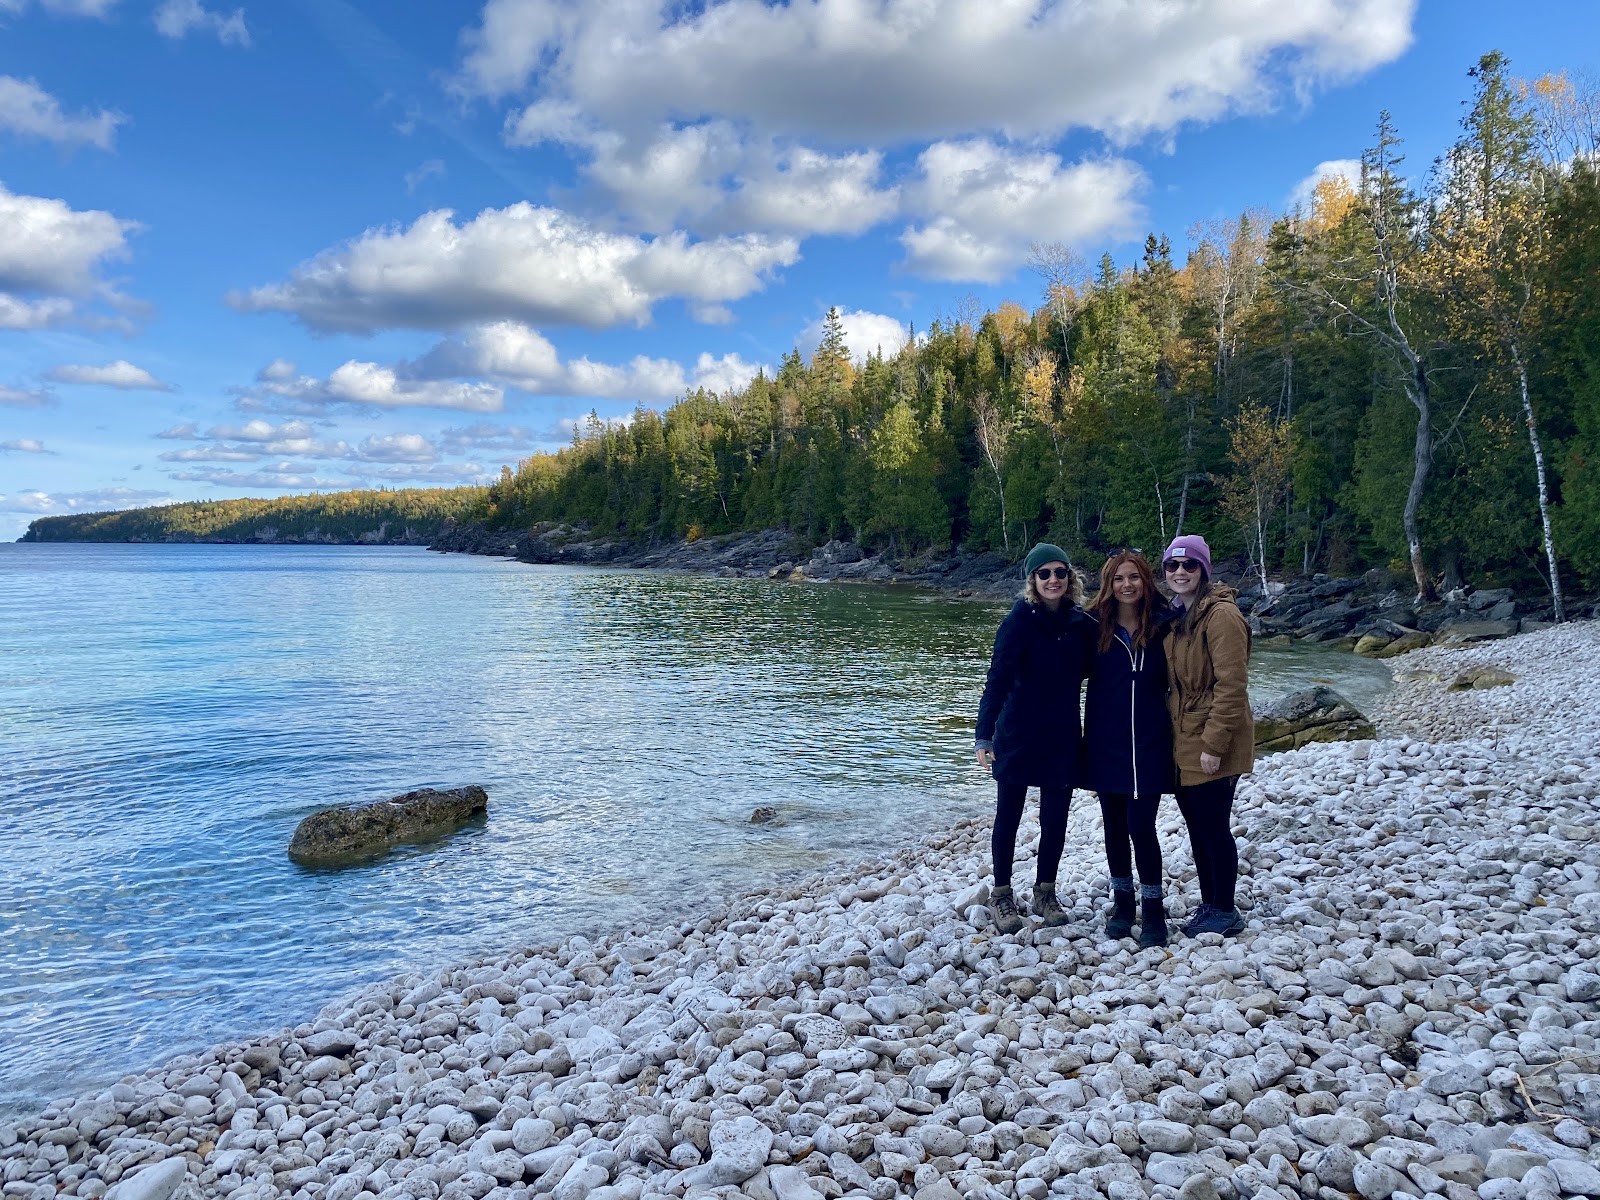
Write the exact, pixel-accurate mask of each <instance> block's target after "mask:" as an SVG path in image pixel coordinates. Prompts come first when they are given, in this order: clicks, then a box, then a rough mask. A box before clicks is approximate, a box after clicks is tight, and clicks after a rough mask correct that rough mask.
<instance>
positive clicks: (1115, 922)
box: [1106, 888, 1135, 938]
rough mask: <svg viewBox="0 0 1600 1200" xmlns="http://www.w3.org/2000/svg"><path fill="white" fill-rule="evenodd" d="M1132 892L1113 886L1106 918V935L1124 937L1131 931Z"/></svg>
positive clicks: (1132, 915) (1132, 916) (1132, 913)
mask: <svg viewBox="0 0 1600 1200" xmlns="http://www.w3.org/2000/svg"><path fill="white" fill-rule="evenodd" d="M1134 911H1135V910H1134V905H1133V893H1132V892H1131V891H1128V892H1125V891H1123V890H1122V889H1121V888H1115V889H1113V890H1112V892H1111V915H1110V916H1109V917H1107V918H1106V936H1107V937H1108V938H1125V937H1127V936H1128V935H1129V934H1130V933H1132V932H1133V918H1134Z"/></svg>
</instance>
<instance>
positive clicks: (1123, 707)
mask: <svg viewBox="0 0 1600 1200" xmlns="http://www.w3.org/2000/svg"><path fill="white" fill-rule="evenodd" d="M1172 617H1173V614H1172V613H1171V611H1170V610H1168V611H1164V612H1161V613H1158V614H1157V618H1156V619H1157V622H1158V632H1157V634H1156V637H1155V639H1154V640H1153V641H1151V642H1150V643H1149V644H1148V645H1146V646H1145V647H1144V648H1143V649H1140V650H1135V649H1134V648H1133V645H1132V643H1131V639H1130V638H1129V637H1128V635H1127V634H1126V633H1124V632H1123V631H1122V630H1121V629H1120V628H1118V629H1117V630H1116V633H1115V636H1114V637H1113V638H1112V641H1111V647H1110V649H1108V650H1106V651H1105V652H1104V653H1103V654H1102V653H1100V652H1099V649H1098V643H1097V645H1096V652H1095V655H1094V662H1093V665H1092V667H1091V669H1090V672H1089V697H1088V701H1087V703H1086V705H1085V711H1084V717H1083V733H1084V743H1085V745H1086V747H1087V762H1086V763H1085V772H1084V774H1085V780H1086V782H1085V784H1084V786H1085V787H1088V788H1089V789H1091V790H1092V791H1096V792H1100V793H1102V794H1108V795H1114V796H1133V795H1140V796H1154V795H1159V794H1161V793H1163V792H1170V791H1172V790H1173V788H1174V787H1176V786H1177V781H1176V780H1175V779H1174V778H1173V768H1172V717H1171V716H1170V715H1169V714H1168V712H1167V656H1166V651H1165V647H1163V646H1162V644H1161V642H1162V638H1163V637H1165V636H1166V632H1167V626H1168V625H1169V624H1170V623H1171V621H1172Z"/></svg>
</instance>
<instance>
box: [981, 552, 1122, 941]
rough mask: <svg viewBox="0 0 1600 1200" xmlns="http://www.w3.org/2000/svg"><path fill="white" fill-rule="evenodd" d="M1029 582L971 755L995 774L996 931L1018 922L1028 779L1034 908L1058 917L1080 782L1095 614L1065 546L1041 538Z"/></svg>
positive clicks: (994, 669) (990, 683)
mask: <svg viewBox="0 0 1600 1200" xmlns="http://www.w3.org/2000/svg"><path fill="white" fill-rule="evenodd" d="M1024 571H1025V572H1026V578H1027V583H1026V584H1025V585H1024V587H1023V591H1022V598H1021V599H1020V600H1018V601H1017V603H1016V605H1015V606H1014V607H1013V608H1012V609H1011V612H1010V613H1009V614H1008V615H1007V616H1006V619H1005V620H1004V621H1002V622H1001V623H1000V630H999V632H998V633H997V634H995V639H994V655H993V657H992V658H991V659H990V660H989V675H988V679H987V680H986V681H985V683H984V687H983V699H982V700H981V701H980V702H979V704H978V728H977V737H976V746H977V756H978V765H979V766H987V767H989V768H990V769H991V770H992V771H993V773H994V779H995V792H996V801H995V814H994V835H993V840H992V843H991V849H992V851H993V854H994V889H993V891H992V893H991V894H990V899H989V908H990V911H991V912H993V913H994V918H995V925H996V926H997V927H998V928H999V929H1000V931H1001V932H1003V933H1014V932H1016V931H1017V930H1018V929H1021V928H1022V923H1023V922H1022V914H1021V911H1020V909H1019V908H1018V907H1017V902H1016V898H1015V896H1014V895H1013V894H1012V890H1011V864H1012V859H1013V858H1014V857H1015V855H1016V848H1017V826H1018V825H1019V824H1020V823H1021V821H1022V805H1023V801H1024V800H1025V799H1026V797H1027V794H1028V788H1029V787H1037V788H1038V789H1039V860H1038V873H1037V875H1036V876H1035V882H1034V885H1033V897H1032V903H1031V905H1030V907H1031V909H1032V911H1033V912H1034V913H1035V914H1036V915H1037V916H1039V917H1040V918H1042V919H1043V921H1044V923H1045V924H1046V925H1064V924H1065V923H1066V920H1067V915H1066V913H1065V912H1064V911H1063V910H1062V908H1061V901H1060V900H1059V899H1058V898H1057V896H1056V882H1055V881H1056V870H1057V868H1058V867H1059V866H1060V865H1061V851H1062V848H1063V846H1064V845H1065V842H1066V836H1067V807H1068V805H1069V804H1070V802H1071V800H1072V789H1073V788H1074V787H1076V786H1078V784H1079V783H1080V782H1081V780H1080V772H1081V767H1082V745H1081V743H1082V734H1081V730H1080V726H1079V720H1078V711H1079V696H1080V694H1081V693H1082V691H1083V681H1084V677H1085V676H1086V675H1087V674H1088V669H1089V660H1090V658H1091V657H1092V656H1093V654H1094V622H1093V621H1092V620H1091V619H1090V618H1089V617H1088V616H1087V615H1086V614H1085V613H1084V612H1083V610H1082V608H1080V607H1079V605H1080V603H1081V601H1082V588H1081V585H1080V584H1079V582H1078V578H1077V575H1076V574H1075V573H1074V571H1073V570H1072V565H1071V563H1070V562H1069V561H1068V559H1067V552H1066V551H1065V550H1063V549H1061V547H1059V546H1052V545H1049V544H1041V545H1038V546H1035V547H1034V548H1033V549H1032V550H1030V551H1029V552H1028V557H1027V559H1026V561H1025V562H1024Z"/></svg>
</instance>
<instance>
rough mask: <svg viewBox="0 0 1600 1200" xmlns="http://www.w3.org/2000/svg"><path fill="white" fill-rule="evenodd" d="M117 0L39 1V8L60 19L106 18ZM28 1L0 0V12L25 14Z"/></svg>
mask: <svg viewBox="0 0 1600 1200" xmlns="http://www.w3.org/2000/svg"><path fill="white" fill-rule="evenodd" d="M116 3H117V0H39V7H40V8H42V9H43V10H44V11H45V12H47V13H50V14H52V15H54V16H58V17H104V16H106V15H107V14H108V13H109V12H110V11H111V9H112V8H113V7H115V5H116ZM27 7H28V0H0V12H13V13H20V12H25V11H26V10H27Z"/></svg>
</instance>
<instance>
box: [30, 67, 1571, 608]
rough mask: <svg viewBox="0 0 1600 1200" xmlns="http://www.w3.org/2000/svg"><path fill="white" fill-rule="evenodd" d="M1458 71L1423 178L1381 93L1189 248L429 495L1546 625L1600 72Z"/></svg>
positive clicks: (1046, 270)
mask: <svg viewBox="0 0 1600 1200" xmlns="http://www.w3.org/2000/svg"><path fill="white" fill-rule="evenodd" d="M1469 80H1470V96H1469V97H1468V99H1467V101H1466V103H1465V105H1464V109H1465V115H1464V117H1463V120H1462V123H1461V130H1460V134H1459V136H1458V138H1457V140H1456V142H1455V143H1454V144H1453V145H1452V146H1451V147H1450V148H1449V149H1448V151H1447V152H1446V153H1445V154H1443V155H1442V156H1441V157H1440V158H1439V159H1438V160H1437V161H1436V162H1435V163H1433V164H1432V166H1431V167H1429V168H1421V169H1413V168H1412V167H1411V165H1410V164H1407V162H1406V159H1405V156H1404V145H1403V142H1402V139H1401V135H1400V132H1399V131H1398V130H1397V129H1396V128H1395V125H1394V122H1393V121H1392V119H1391V118H1390V116H1389V114H1387V113H1383V114H1381V115H1380V116H1379V119H1378V122H1377V127H1376V130H1375V133H1374V136H1373V140H1372V145H1371V146H1370V147H1369V148H1368V149H1367V150H1366V151H1365V152H1364V153H1363V155H1362V157H1361V160H1360V169H1359V173H1358V177H1357V178H1356V179H1354V180H1353V181H1352V180H1347V179H1344V178H1341V177H1333V178H1328V179H1325V180H1323V181H1322V182H1321V183H1320V184H1319V185H1318V186H1317V188H1316V189H1315V192H1314V194H1313V195H1312V196H1311V198H1310V200H1309V202H1308V203H1306V204H1304V205H1301V206H1298V207H1297V208H1295V209H1294V210H1293V211H1291V212H1288V213H1285V214H1273V213H1271V212H1269V211H1267V210H1264V209H1263V210H1252V211H1249V212H1246V213H1243V214H1241V215H1240V216H1239V217H1237V218H1236V219H1233V220H1228V221H1213V222H1207V223H1204V224H1201V225H1198V226H1196V227H1195V228H1193V229H1191V230H1190V231H1189V243H1190V245H1191V247H1192V249H1190V250H1189V252H1188V253H1187V255H1186V256H1185V258H1184V260H1183V261H1182V262H1181V263H1180V262H1179V261H1177V259H1176V257H1175V255H1174V252H1173V249H1172V242H1171V240H1170V238H1169V237H1167V236H1165V235H1158V234H1151V235H1150V236H1149V237H1148V238H1147V239H1146V242H1145V244H1144V248H1143V252H1142V254H1141V255H1140V256H1139V257H1138V259H1137V261H1136V262H1133V263H1132V264H1130V265H1125V266H1118V265H1117V264H1116V263H1115V262H1114V261H1113V260H1112V259H1111V257H1110V256H1109V255H1107V256H1105V257H1103V258H1102V259H1101V260H1100V261H1099V263H1098V264H1095V265H1094V266H1092V267H1091V266H1089V265H1087V264H1085V263H1084V262H1083V261H1082V260H1080V259H1079V258H1078V257H1077V256H1076V255H1075V254H1074V253H1073V251H1072V250H1071V249H1070V248H1068V247H1065V246H1062V245H1057V244H1052V245H1038V246H1035V247H1034V252H1033V261H1032V264H1031V265H1032V267H1033V268H1034V270H1035V271H1036V272H1037V275H1038V277H1039V278H1040V279H1041V280H1042V285H1043V286H1042V294H1041V302H1040V303H1039V305H1038V307H1037V308H1034V309H1031V310H1030V309H1028V308H1024V307H1023V306H1021V305H1018V304H1015V303H1006V304H1002V305H1000V306H999V307H998V308H997V309H995V310H993V311H990V312H983V313H979V312H978V311H976V305H975V304H969V305H966V306H964V308H963V310H962V311H960V312H957V313H955V314H953V315H948V316H944V317H941V318H940V319H939V320H937V321H935V322H934V323H933V324H932V326H931V327H930V328H928V329H927V330H925V331H922V332H921V333H920V334H915V335H914V336H913V338H912V339H911V340H910V341H909V342H908V343H907V344H906V345H905V346H904V347H903V348H900V349H899V350H897V351H895V352H893V353H890V354H883V353H880V352H877V351H876V350H874V352H873V353H870V354H868V355H866V356H865V357H864V358H862V356H861V355H860V354H859V353H856V354H853V353H852V352H853V351H856V352H859V351H862V350H865V349H871V348H866V347H851V346H848V345H846V343H845V338H844V334H843V330H842V326H841V322H840V320H839V316H838V313H837V312H836V311H834V312H830V313H829V316H828V320H827V322H826V323H825V328H824V335H823V337H822V339H821V344H820V345H819V346H818V347H817V349H816V351H815V352H814V353H813V354H812V356H811V358H810V360H809V362H808V361H805V360H803V359H802V356H801V355H800V354H799V352H798V351H794V352H791V353H790V354H788V355H786V356H785V357H784V359H783V362H782V364H781V366H780V367H779V369H778V370H777V372H776V374H775V375H773V376H771V377H769V376H767V375H765V374H762V375H758V376H757V377H756V378H755V379H754V380H752V381H751V382H750V383H749V384H748V385H747V386H746V387H744V388H743V389H740V390H737V391H732V392H726V393H722V394H715V393H711V392H707V391H704V390H697V391H694V392H690V393H688V394H687V395H685V396H684V397H683V398H682V399H680V400H678V401H677V402H675V403H673V404H671V405H670V406H668V407H666V408H665V409H664V410H662V411H656V410H652V409H648V408H644V407H640V408H637V409H636V410H635V411H634V412H633V413H632V414H631V416H630V417H629V418H628V419H627V420H626V421H623V422H618V421H603V420H601V419H600V417H599V416H598V414H596V413H591V414H590V417H589V419H588V421H587V422H585V423H584V424H582V425H581V426H580V427H579V428H578V430H577V431H576V433H575V435H574V439H573V442H572V444H571V445H570V446H568V447H566V448H564V449H561V450H559V451H557V452H555V453H541V454H536V455H533V456H532V457H529V458H526V459H523V460H522V461H521V462H520V463H519V464H518V466H517V467H516V468H515V469H514V470H513V469H512V468H510V467H507V468H504V469H503V470H502V474H501V477H500V479H499V480H498V481H497V482H496V483H494V484H493V485H491V486H490V487H489V488H487V489H486V490H484V489H478V490H475V491H474V492H473V497H472V499H471V501H470V503H468V504H466V505H464V506H462V507H460V508H459V509H458V510H457V511H454V512H451V513H449V514H445V513H442V512H441V514H440V515H441V517H442V516H444V515H450V516H454V517H456V519H458V520H478V521H482V522H484V523H485V524H486V525H488V526H489V527H491V528H502V529H503V528H518V527H527V526H531V525H534V524H537V523H541V522H565V523H570V524H582V525H585V526H587V527H589V528H591V529H592V530H593V531H595V533H597V534H602V535H608V536H620V537H625V538H629V539H632V540H637V541H642V542H647V541H667V540H677V539H679V538H689V539H697V538H700V537H703V536H710V535H715V534H723V533H735V532H753V531H758V530H764V529H771V528H783V529H787V530H788V531H789V532H790V533H791V535H792V536H793V537H794V538H795V540H796V541H797V542H798V543H802V544H807V543H809V544H811V545H815V544H820V543H822V542H826V541H828V540H830V539H834V538H843V539H852V540H855V541H857V542H860V543H861V544H863V545H864V546H865V547H867V548H868V549H871V550H876V551H885V552H890V553H893V554H895V555H896V556H897V557H899V558H901V559H903V560H904V559H910V560H915V559H917V558H919V557H921V558H931V557H935V556H940V555H943V554H946V553H948V552H949V551H951V550H952V549H953V548H956V547H963V548H966V549H969V550H974V551H983V550H995V551H999V552H1001V553H1002V554H1006V555H1009V556H1012V557H1020V555H1021V554H1022V553H1023V552H1024V551H1025V550H1026V548H1027V546H1028V545H1029V544H1031V543H1032V542H1034V541H1037V540H1050V541H1053V542H1056V543H1059V544H1060V545H1062V546H1064V547H1066V548H1067V549H1068V550H1069V551H1071V552H1072V554H1073V556H1074V558H1075V559H1077V560H1080V561H1084V562H1086V563H1091V564H1092V563H1094V562H1097V561H1098V560H1099V558H1100V557H1101V556H1103V555H1105V554H1106V553H1109V552H1110V551H1112V550H1115V549H1117V548H1119V547H1122V546H1126V545H1129V544H1135V545H1142V546H1144V547H1146V548H1147V549H1148V550H1150V551H1151V552H1152V553H1154V552H1155V551H1156V550H1158V549H1159V546H1160V545H1164V544H1165V542H1166V541H1167V540H1168V539H1170V538H1171V537H1173V536H1175V535H1176V534H1177V533H1178V532H1180V531H1183V530H1190V531H1194V532H1203V533H1205V534H1206V536H1207V537H1208V538H1210V539H1211V540H1212V543H1213V545H1214V546H1216V547H1217V552H1218V556H1219V557H1223V556H1227V555H1237V556H1239V557H1240V558H1242V559H1243V560H1245V561H1247V562H1248V563H1249V565H1250V570H1251V572H1252V573H1253V574H1255V575H1257V576H1259V578H1260V579H1261V580H1262V582H1263V583H1265V582H1266V580H1267V579H1268V577H1269V576H1275V575H1283V574H1311V573H1313V572H1318V571H1325V572H1329V573H1332V574H1349V573H1353V572H1355V571H1357V570H1361V569H1364V568H1367V567H1372V566H1390V567H1393V568H1396V569H1398V570H1403V571H1406V572H1408V573H1409V574H1410V575H1411V576H1412V578H1413V579H1414V582H1415V588H1416V591H1417V594H1418V595H1419V596H1421V597H1424V598H1431V597H1432V596H1434V595H1435V594H1436V593H1437V591H1438V590H1440V589H1441V588H1449V587H1454V586H1456V585H1458V584H1459V583H1461V582H1464V581H1468V580H1470V581H1472V582H1474V583H1479V584H1484V585H1499V584H1506V585H1513V586H1518V587H1522V588H1532V587H1538V588H1542V589H1544V590H1546V591H1547V592H1549V594H1550V595H1551V599H1552V604H1553V605H1554V607H1555V608H1556V610H1557V613H1558V615H1560V611H1561V607H1562V602H1563V599H1562V587H1563V585H1567V586H1571V585H1572V584H1574V583H1577V584H1580V585H1581V586H1583V587H1586V588H1593V587H1596V586H1597V585H1600V153H1597V151H1600V93H1597V92H1596V89H1595V88H1594V87H1593V86H1591V85H1589V84H1588V83H1586V82H1583V81H1578V82H1574V81H1573V80H1572V79H1569V78H1568V77H1567V76H1566V75H1564V74H1563V75H1557V76H1547V77H1544V78H1541V79H1538V80H1536V81H1532V82H1527V81H1522V80H1519V79H1517V78H1515V77H1514V76H1513V75H1512V74H1511V72H1510V65H1509V63H1508V61H1507V60H1506V58H1505V57H1504V56H1503V55H1501V54H1499V53H1498V52H1491V53H1489V54H1486V55H1484V56H1483V57H1482V59H1480V61H1479V62H1478V63H1477V65H1476V66H1475V67H1473V68H1472V70H1471V71H1470V72H1469ZM400 494H402V493H390V495H400ZM416 494H417V495H433V494H439V495H444V496H449V495H451V494H452V493H450V492H448V491H444V492H439V493H420V492H419V493H416ZM296 499H306V498H304V497H301V498H296ZM228 503H257V504H260V503H289V501H287V500H285V501H278V502H259V501H258V502H219V503H218V504H217V505H216V506H215V507H218V508H220V507H222V506H223V505H226V504H228ZM175 507H178V508H181V507H184V506H175ZM162 511H166V510H162ZM120 516H121V517H122V519H124V520H126V519H129V518H128V517H127V515H126V514H122V515H120ZM80 519H81V518H49V520H51V521H54V520H68V521H75V520H80ZM44 523H45V522H37V523H36V525H42V524H44Z"/></svg>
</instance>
